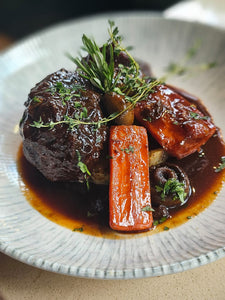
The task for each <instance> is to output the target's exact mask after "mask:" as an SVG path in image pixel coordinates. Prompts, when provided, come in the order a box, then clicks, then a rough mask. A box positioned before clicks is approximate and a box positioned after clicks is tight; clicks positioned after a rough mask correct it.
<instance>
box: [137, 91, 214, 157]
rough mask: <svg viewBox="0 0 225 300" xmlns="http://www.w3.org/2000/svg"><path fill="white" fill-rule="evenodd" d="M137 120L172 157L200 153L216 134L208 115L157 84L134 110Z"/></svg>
mask: <svg viewBox="0 0 225 300" xmlns="http://www.w3.org/2000/svg"><path fill="white" fill-rule="evenodd" d="M134 114H135V118H136V120H138V121H139V122H140V123H141V124H142V125H143V126H144V127H146V128H147V130H148V131H149V132H150V133H151V135H152V136H153V137H154V138H155V139H156V140H157V141H158V143H159V144H160V145H161V146H162V147H163V148H164V149H165V150H166V151H167V152H168V153H169V154H170V155H172V156H175V157H177V158H179V159H180V158H183V157H185V156H187V155H189V154H192V153H194V152H195V151H198V150H199V149H200V147H201V146H202V145H204V144H205V143H206V142H207V141H208V139H209V138H210V137H211V136H212V135H213V134H214V133H215V131H216V126H215V125H214V124H213V122H212V120H211V118H210V117H209V116H205V115H204V114H203V113H202V112H201V111H199V110H198V109H197V107H196V106H195V105H194V104H192V103H190V102H189V101H188V100H186V99H185V98H184V97H182V96H181V95H179V94H178V93H176V92H175V91H173V90H172V89H170V88H169V87H167V86H166V85H158V86H157V87H155V91H154V92H153V93H150V94H149V96H148V98H147V99H146V100H143V101H140V102H139V103H137V105H136V107H135V110H134Z"/></svg>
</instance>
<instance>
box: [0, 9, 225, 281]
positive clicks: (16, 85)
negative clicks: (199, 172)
mask: <svg viewBox="0 0 225 300" xmlns="http://www.w3.org/2000/svg"><path fill="white" fill-rule="evenodd" d="M108 19H113V20H115V21H116V24H117V25H118V26H119V28H120V32H121V33H123V34H124V35H125V37H126V44H127V45H134V46H135V50H134V52H133V53H134V55H135V56H136V57H139V58H141V59H143V60H144V61H147V62H149V63H150V64H151V66H152V69H153V70H154V72H155V74H156V75H157V76H159V75H161V74H163V70H164V67H165V66H166V65H168V63H169V62H170V61H174V60H179V59H181V58H182V57H184V55H185V53H186V51H187V49H188V48H189V47H190V46H191V45H192V44H193V43H194V42H195V41H196V40H197V39H199V38H201V40H202V48H201V51H199V53H198V54H197V56H196V57H195V58H194V62H196V63H199V62H206V61H215V60H216V61H217V63H218V66H217V67H216V68H214V69H212V70H210V71H207V72H202V73H199V74H197V76H194V77H189V78H186V79H185V80H184V78H183V79H182V78H181V79H176V80H175V79H171V83H173V84H176V85H177V86H180V87H182V88H185V89H186V90H188V91H189V92H191V93H193V94H195V95H197V96H199V97H200V98H202V99H204V103H205V104H206V106H207V107H208V108H209V110H210V112H211V113H212V115H213V117H214V120H215V123H216V124H217V125H218V126H219V127H221V128H222V131H223V132H225V123H224V108H225V85H224V78H225V51H224V49H225V32H224V31H220V30H216V29H213V28H210V27H207V26H204V25H200V24H195V23H186V22H181V21H175V20H167V19H163V18H161V17H159V16H157V15H152V14H150V13H126V14H108V15H100V16H95V17H89V18H84V19H79V20H76V21H71V22H67V23H64V24H61V25H58V26H55V27H53V28H50V29H49V30H46V31H43V32H41V33H39V34H36V35H34V36H32V37H30V38H28V39H26V40H24V41H22V42H20V43H19V44H17V45H16V46H14V47H13V48H11V49H10V50H8V51H7V52H5V53H3V54H2V55H1V56H0V113H1V118H0V128H1V129H0V149H1V151H0V155H1V157H0V176H1V177H0V250H1V251H2V252H4V253H6V254H8V255H10V256H12V257H14V258H16V259H18V260H21V261H23V262H25V263H27V264H30V265H33V266H36V267H39V268H42V269H45V270H49V271H54V272H58V273H63V274H68V275H73V276H81V277H92V278H107V279H115V278H116V279H120V278H140V277H147V276H158V275H163V274H170V273H175V272H180V271H183V270H187V269H190V268H194V267H197V266H200V265H203V264H206V263H208V262H212V261H214V260H216V259H218V258H220V257H223V256H224V254H225V250H224V249H225V248H224V247H225V201H224V196H225V191H224V189H223V190H222V192H221V193H220V195H219V196H218V197H217V199H216V200H215V201H214V202H213V204H212V205H210V207H208V209H206V210H205V211H203V212H202V213H200V214H199V215H198V216H197V217H195V218H194V219H192V220H190V221H188V222H187V223H185V224H183V225H182V226H179V227H177V228H174V229H171V230H169V231H166V232H161V233H158V234H154V235H151V236H141V237H140V236H138V235H137V236H136V237H133V238H131V239H119V240H114V239H103V238H99V237H94V236H89V235H86V234H83V233H80V232H71V231H70V230H68V229H66V228H64V227H61V226H59V225H57V224H55V223H53V222H51V221H49V220H48V219H46V218H45V217H43V216H42V215H41V214H39V213H38V212H37V211H36V210H34V209H33V208H32V207H31V206H30V204H29V203H28V202H27V201H26V199H25V198H24V196H23V194H22V192H21V186H20V185H21V181H20V178H19V175H18V172H17V166H16V155H17V151H18V147H19V145H20V143H21V138H20V136H19V133H18V122H19V120H20V118H21V116H22V112H23V110H24V106H23V103H24V101H25V100H26V97H27V94H28V92H29V90H30V88H31V87H32V86H34V84H35V83H36V82H38V81H40V80H41V79H42V78H43V77H45V76H46V75H47V74H49V73H51V72H54V71H56V70H57V69H59V68H61V67H66V68H68V69H73V68H74V65H73V64H72V63H71V62H70V61H69V60H68V59H67V58H66V57H65V55H64V53H65V52H66V51H68V52H70V53H72V54H77V52H78V50H79V47H80V45H81V36H82V33H86V34H88V35H91V36H92V35H93V36H95V37H96V39H97V41H98V43H99V44H101V43H102V42H103V41H105V39H106V38H107V26H108V24H107V20H108ZM209 220H210V221H209Z"/></svg>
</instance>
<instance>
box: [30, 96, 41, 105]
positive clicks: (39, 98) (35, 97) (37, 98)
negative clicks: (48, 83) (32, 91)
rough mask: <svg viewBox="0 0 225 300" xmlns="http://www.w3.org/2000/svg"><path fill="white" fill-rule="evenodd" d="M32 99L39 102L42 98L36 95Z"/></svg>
mask: <svg viewBox="0 0 225 300" xmlns="http://www.w3.org/2000/svg"><path fill="white" fill-rule="evenodd" d="M32 100H33V101H34V102H37V103H41V101H42V98H41V97H38V96H34V97H33V99H32Z"/></svg>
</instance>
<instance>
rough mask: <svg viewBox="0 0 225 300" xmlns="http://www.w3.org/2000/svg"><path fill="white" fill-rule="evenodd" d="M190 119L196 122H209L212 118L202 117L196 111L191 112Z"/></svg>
mask: <svg viewBox="0 0 225 300" xmlns="http://www.w3.org/2000/svg"><path fill="white" fill-rule="evenodd" d="M190 117H191V118H192V119H195V120H208V119H209V118H210V117H209V116H200V115H199V114H198V113H196V112H194V111H191V112H190Z"/></svg>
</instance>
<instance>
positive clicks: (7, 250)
mask: <svg viewBox="0 0 225 300" xmlns="http://www.w3.org/2000/svg"><path fill="white" fill-rule="evenodd" d="M108 15H110V16H115V17H117V16H125V17H132V16H133V17H149V18H158V19H163V20H167V21H168V22H174V21H176V22H177V23H181V22H182V23H189V24H192V25H195V26H202V27H209V28H211V29H213V30H215V31H220V32H222V33H223V34H225V30H223V29H222V28H217V27H212V26H210V25H206V24H202V23H199V22H190V21H183V20H177V19H172V18H166V17H164V16H163V15H162V14H159V13H155V12H151V11H148V12H146V11H131V12H129V11H127V12H109V13H100V14H94V15H88V16H82V17H79V18H75V19H70V20H66V21H63V22H60V23H57V24H54V25H51V26H48V27H46V28H44V29H41V30H39V31H37V32H35V33H33V34H30V35H28V36H27V37H25V38H23V39H21V40H19V41H18V42H16V43H15V44H14V45H12V46H10V47H9V48H7V49H6V50H5V51H3V52H1V53H0V59H1V58H4V56H5V55H12V51H16V50H17V49H19V48H21V47H24V46H26V44H27V43H28V42H30V41H31V40H34V39H36V38H38V37H40V36H42V35H46V34H48V33H51V32H54V31H55V30H57V29H58V28H60V27H62V26H68V25H70V24H71V25H72V24H76V23H77V22H85V21H86V20H88V21H89V20H90V19H95V18H98V19H99V18H102V19H105V18H106V16H108ZM0 251H1V252H2V253H4V254H6V255H8V256H10V257H12V258H14V259H17V260H18V261H21V262H23V263H26V264H28V265H31V266H34V267H37V268H39V269H42V270H46V271H51V272H55V273H59V274H64V275H70V276H76V277H81V278H96V279H135V278H146V277H154V276H161V275H168V274H174V273H179V272H183V271H186V270H190V269H193V268H196V267H199V266H201V265H205V264H208V263H210V262H213V261H216V260H217V259H220V258H222V257H224V256H225V246H224V247H220V248H217V249H216V250H212V251H208V252H206V253H204V254H202V255H200V256H193V257H192V258H191V259H186V260H183V261H182V262H176V263H174V264H173V268H174V269H176V270H175V271H174V270H173V269H172V268H171V264H168V265H162V266H156V267H149V268H145V267H144V268H135V269H123V270H121V272H120V273H119V274H118V275H116V274H115V272H116V271H115V270H114V271H112V270H109V269H108V270H97V269H95V272H94V273H93V271H92V270H90V269H88V268H84V269H82V268H77V269H76V271H75V270H73V268H71V267H70V266H68V265H63V266H59V267H57V266H55V267H54V266H52V265H54V264H55V263H51V262H50V261H48V260H46V259H45V260H44V259H43V258H40V257H39V258H36V259H34V260H32V261H29V257H30V255H29V254H28V253H26V252H24V251H22V252H21V253H20V251H19V250H16V249H11V247H10V245H7V243H6V242H2V241H1V240H0ZM201 256H202V257H204V258H205V259H203V260H201ZM41 260H42V261H41ZM196 261H198V263H196ZM46 264H47V266H46ZM48 265H49V266H48ZM62 267H64V268H66V269H68V270H70V271H69V272H68V271H67V272H66V271H64V270H63V268H62ZM54 268H55V269H54ZM74 268H75V267H74ZM111 273H113V275H112V274H111Z"/></svg>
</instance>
